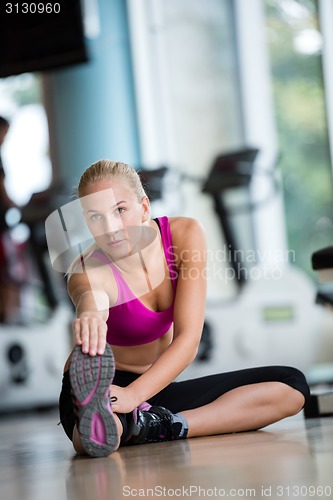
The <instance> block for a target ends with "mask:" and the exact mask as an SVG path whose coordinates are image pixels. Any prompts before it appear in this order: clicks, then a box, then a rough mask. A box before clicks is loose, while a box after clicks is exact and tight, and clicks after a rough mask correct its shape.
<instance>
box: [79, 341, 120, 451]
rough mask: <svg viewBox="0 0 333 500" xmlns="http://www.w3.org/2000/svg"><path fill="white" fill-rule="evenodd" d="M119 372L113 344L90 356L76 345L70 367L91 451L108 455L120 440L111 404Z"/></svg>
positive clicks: (81, 427) (82, 427) (82, 431)
mask: <svg viewBox="0 0 333 500" xmlns="http://www.w3.org/2000/svg"><path fill="white" fill-rule="evenodd" d="M114 372H115V362H114V357H113V353H112V349H111V347H110V346H109V345H108V344H107V345H106V348H105V352H104V354H102V355H96V356H90V355H89V354H84V353H83V352H82V348H81V346H76V347H75V349H74V353H73V357H72V361H71V364H70V369H69V376H70V383H71V389H72V396H73V401H74V406H75V416H76V426H77V429H78V432H79V434H80V438H81V443H82V446H83V447H84V449H85V450H86V452H87V453H88V455H90V456H92V457H105V456H107V455H110V453H112V452H113V451H114V450H115V449H116V447H117V445H118V441H119V436H118V429H117V424H116V420H115V417H114V415H113V412H112V408H111V401H112V398H111V397H110V384H111V383H112V380H113V377H114Z"/></svg>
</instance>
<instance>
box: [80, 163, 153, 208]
mask: <svg viewBox="0 0 333 500" xmlns="http://www.w3.org/2000/svg"><path fill="white" fill-rule="evenodd" d="M110 178H118V179H121V180H122V181H123V182H125V183H126V184H127V185H128V187H130V188H131V189H132V190H133V192H134V193H135V194H136V196H137V199H138V201H139V203H140V202H141V201H142V198H143V197H144V196H147V195H146V192H145V190H144V187H143V185H142V182H141V179H140V176H139V174H138V172H137V171H136V170H135V169H134V168H133V167H131V166H130V165H127V163H121V162H120V161H112V160H99V161H97V162H96V163H93V164H92V165H91V166H90V167H88V168H87V170H86V171H85V172H83V174H82V175H81V178H80V181H79V184H78V187H77V193H78V196H79V198H81V197H82V196H84V195H83V191H84V188H85V187H87V186H89V185H90V184H91V183H93V182H95V181H101V180H104V179H110Z"/></svg>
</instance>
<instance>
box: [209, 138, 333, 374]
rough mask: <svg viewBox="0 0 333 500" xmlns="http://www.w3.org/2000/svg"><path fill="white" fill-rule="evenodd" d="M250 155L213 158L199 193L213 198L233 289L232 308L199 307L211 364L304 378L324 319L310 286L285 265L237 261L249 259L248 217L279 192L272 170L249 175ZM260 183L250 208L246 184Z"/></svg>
mask: <svg viewBox="0 0 333 500" xmlns="http://www.w3.org/2000/svg"><path fill="white" fill-rule="evenodd" d="M258 152H259V150H258V149H257V148H252V147H245V148H243V149H240V150H237V151H231V152H227V153H225V154H221V155H219V156H217V158H216V159H215V161H214V162H213V165H212V168H211V170H210V172H209V175H208V177H207V179H206V181H205V182H204V183H203V185H202V191H203V192H204V193H207V194H208V195H210V196H211V197H212V198H213V201H214V208H215V212H216V215H217V218H218V221H219V222H220V227H221V232H222V235H223V238H224V241H225V249H227V250H228V251H227V252H225V256H226V258H225V262H224V263H223V264H224V266H225V267H226V268H229V269H231V270H233V275H234V278H235V283H236V285H237V287H236V294H235V297H234V299H233V300H229V301H226V302H223V301H216V303H215V304H210V302H209V301H208V302H207V309H206V321H207V322H208V323H209V324H210V326H211V328H212V331H213V339H214V345H215V349H214V354H213V358H212V361H213V362H214V361H216V362H218V363H219V365H220V367H221V369H223V371H225V370H234V369H240V368H246V367H250V366H258V365H268V364H291V365H294V366H297V367H298V368H300V369H303V370H304V371H305V372H307V371H308V370H309V369H310V367H312V366H313V365H314V364H315V363H316V362H317V359H318V353H319V344H320V339H321V335H322V333H323V324H324V321H325V312H324V311H323V310H322V309H321V308H320V307H319V306H318V305H316V304H315V295H316V287H315V285H314V283H313V282H312V281H311V280H310V278H308V276H307V275H305V273H304V272H302V271H301V270H300V269H298V268H297V267H296V266H295V265H291V264H289V263H288V262H281V264H280V265H277V266H270V267H268V266H266V267H265V266H262V265H260V263H259V264H257V263H256V262H250V263H249V262H245V261H244V260H242V258H241V256H242V251H243V252H244V253H245V255H246V251H247V250H248V249H253V250H254V254H255V251H256V231H255V227H254V220H253V215H254V211H255V210H257V209H261V208H263V207H264V206H265V205H266V204H269V203H270V202H271V200H272V198H273V197H274V195H275V194H276V193H278V191H279V189H280V186H279V177H278V175H277V172H276V169H275V168H272V169H267V170H264V169H261V170H258V168H255V160H256V157H257V155H258ZM263 175H264V176H266V178H267V179H268V180H269V181H270V190H269V193H268V194H267V195H266V196H265V197H264V198H263V199H262V200H259V201H252V198H251V187H252V182H253V181H254V179H255V178H256V177H257V176H263ZM240 191H242V196H240V195H239V192H240ZM231 194H234V195H235V196H233V197H232V196H230V195H231ZM231 198H233V200H232V201H233V203H230V204H228V201H229V200H230V199H231ZM235 199H236V201H237V203H236V204H235V203H234V201H235ZM239 200H241V202H239ZM240 214H242V216H247V224H246V229H247V234H246V238H244V231H243V229H244V224H243V227H241V228H239V227H237V221H236V218H237V217H236V216H238V215H240ZM237 229H238V231H237ZM259 230H260V228H259Z"/></svg>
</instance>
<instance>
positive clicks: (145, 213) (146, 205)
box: [141, 196, 150, 222]
mask: <svg viewBox="0 0 333 500" xmlns="http://www.w3.org/2000/svg"><path fill="white" fill-rule="evenodd" d="M141 205H142V222H146V221H147V220H148V219H149V217H150V201H149V198H148V196H143V198H142V200H141Z"/></svg>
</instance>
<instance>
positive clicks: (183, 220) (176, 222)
mask: <svg viewBox="0 0 333 500" xmlns="http://www.w3.org/2000/svg"><path fill="white" fill-rule="evenodd" d="M168 219H169V224H170V231H171V235H172V241H173V244H174V245H179V246H181V247H186V246H187V245H192V244H194V245H196V244H197V242H198V240H200V241H201V242H202V241H204V240H205V230H204V227H203V225H202V224H201V222H199V221H198V220H197V219H195V218H193V217H168Z"/></svg>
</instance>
